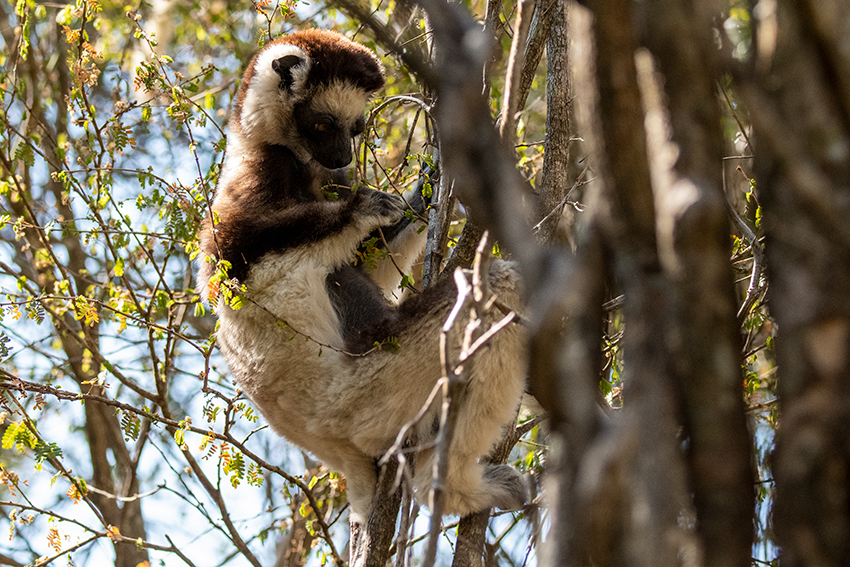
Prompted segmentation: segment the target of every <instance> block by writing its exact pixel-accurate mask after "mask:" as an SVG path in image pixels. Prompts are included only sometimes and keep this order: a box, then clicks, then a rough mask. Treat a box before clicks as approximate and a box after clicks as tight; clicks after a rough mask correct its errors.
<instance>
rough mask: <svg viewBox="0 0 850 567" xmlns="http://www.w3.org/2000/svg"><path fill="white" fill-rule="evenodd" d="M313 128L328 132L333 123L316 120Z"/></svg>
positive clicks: (317, 130)
mask: <svg viewBox="0 0 850 567" xmlns="http://www.w3.org/2000/svg"><path fill="white" fill-rule="evenodd" d="M313 129H314V130H315V131H316V132H327V131H329V130H330V129H331V125H330V124H327V123H325V122H316V124H315V125H314V126H313Z"/></svg>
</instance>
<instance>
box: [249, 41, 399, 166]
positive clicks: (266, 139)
mask: <svg viewBox="0 0 850 567" xmlns="http://www.w3.org/2000/svg"><path fill="white" fill-rule="evenodd" d="M382 85H383V68H382V66H381V64H380V62H379V61H378V60H377V58H376V57H375V55H374V54H373V53H372V52H370V51H369V50H367V49H366V48H364V47H363V46H361V45H358V44H355V43H353V42H350V41H348V40H346V39H345V38H343V37H342V36H340V35H338V34H333V33H330V32H318V31H315V30H314V31H308V32H299V33H297V34H291V35H289V36H286V37H285V38H283V39H281V40H278V41H275V42H272V43H270V44H268V45H267V46H266V47H265V48H263V49H262V50H260V52H259V53H258V54H257V56H256V57H255V58H254V60H253V61H252V62H251V64H250V65H249V68H248V70H247V71H246V73H245V79H244V82H243V85H242V87H241V88H240V95H239V96H238V97H237V104H236V106H235V107H234V118H235V119H236V121H237V122H238V123H239V126H240V127H241V133H242V134H243V136H244V142H246V143H247V144H248V145H249V146H250V145H253V144H274V145H282V146H286V147H288V148H290V149H291V150H293V151H294V152H295V154H296V155H297V156H298V158H299V159H300V160H302V161H304V162H307V161H311V160H312V161H315V162H317V163H318V164H320V165H321V166H322V167H325V168H327V169H339V168H342V167H345V166H347V165H348V164H349V163H351V159H352V155H353V154H352V138H353V137H354V136H357V135H358V134H360V133H361V132H363V128H364V124H365V119H364V116H365V109H366V103H367V101H368V99H369V96H370V95H371V93H373V92H374V91H375V90H377V89H378V88H380V86H382Z"/></svg>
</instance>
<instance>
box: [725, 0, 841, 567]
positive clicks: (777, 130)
mask: <svg viewBox="0 0 850 567" xmlns="http://www.w3.org/2000/svg"><path fill="white" fill-rule="evenodd" d="M757 40H758V43H757V54H758V59H757V60H756V61H755V64H754V69H746V70H743V71H742V72H741V74H740V77H739V79H740V80H739V82H740V85H741V91H742V95H743V96H744V98H745V101H746V103H747V106H748V110H749V112H750V113H751V116H752V120H753V124H754V127H755V134H756V143H757V146H758V147H757V151H756V157H757V161H756V179H757V183H758V190H759V195H760V196H761V198H762V208H763V211H764V221H763V225H764V230H765V235H766V252H767V261H768V264H767V269H768V276H769V280H770V290H769V297H770V305H771V313H772V315H773V316H774V317H775V320H776V322H777V323H778V329H779V330H778V339H777V360H778V363H779V399H780V403H781V406H780V423H781V427H780V429H779V432H778V435H777V448H776V454H775V460H774V472H775V477H776V491H777V495H776V504H775V526H776V535H777V539H778V543H779V546H780V548H781V561H782V565H783V567H800V566H804V565H818V566H823V567H832V566H834V567H838V566H839V565H848V564H850V494H848V490H850V393H849V392H848V389H847V381H848V378H850V374H848V366H849V365H850V293H848V290H850V224H848V222H847V219H848V218H850V8H848V6H847V3H846V2H844V1H843V0H823V1H819V2H814V1H811V0H808V1H801V2H796V1H792V0H779V2H778V3H777V6H776V13H772V12H771V11H766V12H765V13H764V14H762V19H761V21H760V22H759V27H758V34H757Z"/></svg>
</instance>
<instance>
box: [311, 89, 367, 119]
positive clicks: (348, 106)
mask: <svg viewBox="0 0 850 567" xmlns="http://www.w3.org/2000/svg"><path fill="white" fill-rule="evenodd" d="M368 99H369V94H368V93H366V92H365V91H364V90H363V89H360V88H357V87H356V86H354V85H351V84H349V83H344V82H340V81H334V82H333V83H332V84H331V85H330V86H328V87H323V88H320V89H318V90H317V91H316V92H315V93H313V98H312V102H311V104H310V106H311V107H312V108H313V110H315V111H316V112H325V113H327V114H332V115H333V116H334V117H335V118H336V119H337V120H339V122H340V123H341V124H344V125H345V126H348V127H350V126H351V125H352V124H354V122H355V121H357V120H358V119H362V118H363V109H364V108H366V102H367V101H368Z"/></svg>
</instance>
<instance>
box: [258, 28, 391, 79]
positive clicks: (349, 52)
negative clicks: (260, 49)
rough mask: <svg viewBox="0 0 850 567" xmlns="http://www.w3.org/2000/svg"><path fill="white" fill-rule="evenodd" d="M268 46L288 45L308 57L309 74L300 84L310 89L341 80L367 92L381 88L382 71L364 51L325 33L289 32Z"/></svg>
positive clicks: (352, 43) (364, 49)
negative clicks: (296, 47)
mask: <svg viewBox="0 0 850 567" xmlns="http://www.w3.org/2000/svg"><path fill="white" fill-rule="evenodd" d="M272 43H288V44H291V45H295V46H298V47H300V48H301V49H303V50H304V52H305V53H307V55H308V56H309V57H310V60H311V66H310V73H309V75H308V76H307V83H306V85H304V86H305V87H306V88H308V89H310V88H312V87H316V86H325V85H329V84H331V83H332V82H334V81H343V82H346V83H349V84H351V85H354V86H356V87H358V88H361V89H363V90H364V91H366V92H368V93H371V92H374V91H376V90H378V89H380V88H381V87H383V86H384V69H383V66H382V65H381V63H380V62H379V61H378V58H377V57H376V56H375V54H374V53H373V52H372V51H371V50H370V49H368V48H366V47H364V46H362V45H360V44H359V43H355V42H353V41H351V40H348V39H346V38H345V37H343V36H342V35H340V34H338V33H336V32H333V31H328V30H318V29H312V30H305V31H299V32H295V33H291V34H289V35H287V36H284V37H282V38H280V39H277V40H275V41H274V42H272Z"/></svg>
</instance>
